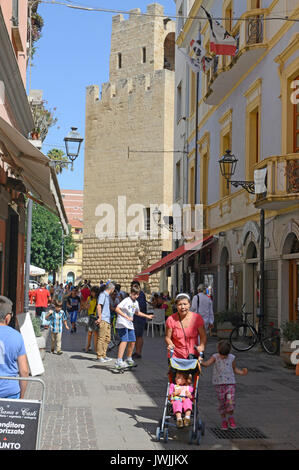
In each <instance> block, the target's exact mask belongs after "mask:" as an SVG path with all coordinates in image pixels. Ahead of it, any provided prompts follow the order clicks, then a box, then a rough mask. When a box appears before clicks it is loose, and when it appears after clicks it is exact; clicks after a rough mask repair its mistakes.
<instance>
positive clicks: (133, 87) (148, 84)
mask: <svg viewBox="0 0 299 470" xmlns="http://www.w3.org/2000/svg"><path fill="white" fill-rule="evenodd" d="M167 80H170V81H171V82H172V81H173V73H172V72H171V71H169V70H165V69H164V70H156V71H154V72H153V73H148V74H141V75H137V76H135V77H132V78H130V77H129V78H123V79H119V80H116V81H115V82H106V83H103V84H102V90H101V94H100V89H99V86H98V85H91V86H88V87H87V89H86V99H87V104H88V105H92V104H94V103H98V104H103V105H107V104H109V105H110V104H113V103H116V102H123V101H128V99H129V97H130V96H134V95H137V96H140V95H144V94H145V93H146V92H148V93H150V92H154V90H155V88H156V87H157V86H158V87H159V88H160V87H161V86H163V82H165V83H167Z"/></svg>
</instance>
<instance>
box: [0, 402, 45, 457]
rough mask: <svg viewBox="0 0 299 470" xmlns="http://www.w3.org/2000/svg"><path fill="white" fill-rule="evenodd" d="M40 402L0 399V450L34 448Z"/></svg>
mask: <svg viewBox="0 0 299 470" xmlns="http://www.w3.org/2000/svg"><path fill="white" fill-rule="evenodd" d="M40 407H41V403H40V402H38V401H33V400H28V401H25V400H6V399H0V450H35V449H36V443H37V436H38V424H39V414H40Z"/></svg>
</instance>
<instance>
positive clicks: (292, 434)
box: [27, 327, 299, 450]
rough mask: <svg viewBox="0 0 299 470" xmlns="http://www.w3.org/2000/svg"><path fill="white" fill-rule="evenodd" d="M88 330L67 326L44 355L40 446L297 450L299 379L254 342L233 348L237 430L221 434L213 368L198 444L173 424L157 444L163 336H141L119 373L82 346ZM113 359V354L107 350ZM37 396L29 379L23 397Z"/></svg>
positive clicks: (203, 382)
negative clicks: (131, 362)
mask: <svg viewBox="0 0 299 470" xmlns="http://www.w3.org/2000/svg"><path fill="white" fill-rule="evenodd" d="M85 338H86V332H85V328H84V327H79V328H78V331H77V333H76V334H70V333H69V332H68V331H64V333H63V340H62V350H63V354H62V355H61V356H57V355H54V354H51V353H50V352H49V349H50V348H49V341H48V344H47V353H46V357H45V359H44V366H45V374H44V375H43V376H42V377H41V378H42V379H43V380H44V381H45V384H46V398H45V412H44V419H43V426H42V437H41V449H43V450H54V449H57V450H58V449H61V450H70V449H73V450H75V449H81V450H83V449H84V450H87V449H93V450H95V449H99V450H101V449H106V450H163V449H169V450H183V449H185V450H190V449H215V450H222V449H226V450H227V449H290V450H291V449H297V450H298V449H299V420H298V416H299V400H298V392H299V377H296V376H295V373H294V370H290V369H287V368H285V367H284V366H283V362H282V359H281V358H280V357H279V356H274V357H272V356H268V355H266V354H265V353H262V352H260V351H259V350H258V348H257V347H256V348H255V350H254V351H250V352H247V353H238V354H237V355H236V356H237V363H238V366H239V367H245V366H246V367H248V369H249V373H248V375H247V376H246V377H240V376H237V383H238V385H237V408H236V421H237V424H238V428H239V434H238V435H237V434H235V435H229V434H227V435H224V438H223V436H220V435H219V434H217V433H218V431H219V425H220V419H219V415H218V410H217V402H216V396H215V392H214V389H213V386H212V384H211V374H212V368H209V369H205V370H204V371H203V376H202V377H200V409H201V416H202V419H203V421H204V422H205V425H206V433H205V436H204V437H203V440H202V443H201V446H200V447H198V446H195V445H192V446H190V445H189V444H188V430H186V429H183V430H177V429H176V428H175V427H173V428H171V429H170V434H169V442H168V443H167V444H165V443H163V442H159V443H157V442H155V431H156V427H157V425H158V422H159V419H160V418H162V413H163V405H164V401H165V393H166V387H167V376H166V373H167V359H166V354H165V352H166V350H165V343H164V340H163V338H161V337H160V336H157V337H154V338H151V337H147V336H146V335H145V338H144V339H145V344H144V349H143V358H142V359H141V360H139V361H138V367H137V368H136V369H134V370H132V371H128V372H125V373H124V374H116V373H115V371H114V370H113V364H114V361H113V362H110V363H108V364H104V365H100V364H98V363H97V362H94V361H93V359H94V358H95V355H94V354H91V353H85V352H83V351H82V348H84V345H85ZM216 342H217V339H216V338H209V343H208V348H207V355H206V357H209V355H210V354H212V353H213V352H215V350H216ZM110 357H113V358H115V357H116V351H115V350H113V351H111V353H110ZM39 397H40V393H39V390H38V386H37V385H35V384H31V385H30V386H29V388H28V393H27V398H32V399H37V398H39Z"/></svg>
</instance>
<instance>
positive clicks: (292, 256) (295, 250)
mask: <svg viewBox="0 0 299 470" xmlns="http://www.w3.org/2000/svg"><path fill="white" fill-rule="evenodd" d="M283 258H284V260H286V261H285V262H288V277H289V288H288V293H286V294H288V295H286V297H285V298H286V301H287V297H288V302H287V303H288V318H287V320H288V321H290V322H296V321H297V320H298V312H299V240H298V238H297V236H296V234H295V233H293V232H291V233H289V234H288V236H287V237H286V239H285V242H284V246H283Z"/></svg>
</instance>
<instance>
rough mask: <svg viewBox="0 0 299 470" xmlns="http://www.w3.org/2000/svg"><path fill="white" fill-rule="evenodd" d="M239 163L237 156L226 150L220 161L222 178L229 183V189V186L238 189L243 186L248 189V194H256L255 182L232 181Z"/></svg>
mask: <svg viewBox="0 0 299 470" xmlns="http://www.w3.org/2000/svg"><path fill="white" fill-rule="evenodd" d="M238 161H239V160H238V159H237V158H236V157H235V155H233V154H232V153H231V150H226V152H225V154H224V155H222V157H221V158H220V159H219V160H218V163H219V165H220V171H221V174H222V176H224V178H225V179H226V182H227V188H228V187H229V184H231V185H232V186H234V187H235V188H237V187H238V186H242V188H243V189H246V191H247V192H248V193H250V194H255V187H254V181H233V180H231V177H232V176H234V174H235V171H236V167H237V162H238Z"/></svg>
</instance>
